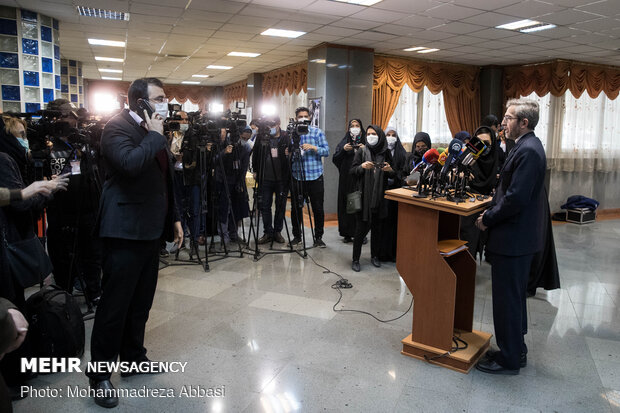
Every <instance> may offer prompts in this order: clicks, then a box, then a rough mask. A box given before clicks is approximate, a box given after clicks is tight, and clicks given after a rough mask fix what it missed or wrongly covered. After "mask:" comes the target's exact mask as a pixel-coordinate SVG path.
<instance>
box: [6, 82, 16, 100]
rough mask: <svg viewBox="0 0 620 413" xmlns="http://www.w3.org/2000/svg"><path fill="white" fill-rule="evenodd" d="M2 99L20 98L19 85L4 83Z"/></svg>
mask: <svg viewBox="0 0 620 413" xmlns="http://www.w3.org/2000/svg"><path fill="white" fill-rule="evenodd" d="M2 100H20V95H19V86H9V85H2Z"/></svg>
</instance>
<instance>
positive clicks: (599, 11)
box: [0, 0, 620, 85]
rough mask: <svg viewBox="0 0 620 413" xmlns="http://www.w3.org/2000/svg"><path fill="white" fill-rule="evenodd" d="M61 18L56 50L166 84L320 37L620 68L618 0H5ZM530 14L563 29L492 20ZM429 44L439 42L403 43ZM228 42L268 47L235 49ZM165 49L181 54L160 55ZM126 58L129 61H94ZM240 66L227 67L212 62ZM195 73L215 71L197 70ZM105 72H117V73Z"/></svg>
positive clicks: (221, 78) (480, 61) (241, 72)
mask: <svg viewBox="0 0 620 413" xmlns="http://www.w3.org/2000/svg"><path fill="white" fill-rule="evenodd" d="M0 4H2V5H8V6H14V7H22V8H25V9H30V10H34V11H38V12H40V13H43V14H46V15H49V16H52V17H55V18H57V19H58V20H59V21H60V41H61V54H62V56H63V57H65V58H69V59H75V60H80V61H82V62H83V67H84V77H86V78H91V79H98V78H100V73H99V71H98V68H105V67H107V68H118V69H121V68H122V69H123V75H122V77H123V80H133V79H135V78H138V77H142V76H156V77H159V78H161V79H162V80H164V81H165V82H166V83H180V82H181V81H183V80H196V81H198V80H202V82H201V84H203V85H226V84H229V83H232V82H235V81H238V80H241V79H245V78H246V76H247V74H248V73H252V72H266V71H269V70H273V69H277V68H280V67H282V66H286V65H288V64H292V63H297V62H300V61H302V60H305V59H306V58H307V53H306V51H307V49H308V48H310V47H312V46H315V45H317V44H320V43H322V42H331V43H338V44H344V45H351V46H363V47H370V48H374V49H375V52H378V53H387V54H393V55H401V56H412V57H415V58H417V59H427V60H435V61H443V62H455V63H464V64H473V65H480V66H484V65H506V64H523V63H531V62H540V61H545V60H549V59H554V58H561V59H571V60H578V61H583V62H592V63H601V64H608V65H616V66H620V1H619V0H596V1H593V0H546V1H539V0H522V1H519V0H383V1H381V2H379V3H377V4H375V5H374V6H370V7H363V6H357V5H351V4H345V3H339V2H334V1H329V0H234V1H232V0H180V1H179V0H176V1H175V0H141V1H128V0H107V1H105V2H103V1H100V0H99V1H96V0H48V1H40V0H39V1H37V0H0ZM76 6H91V7H100V8H105V9H109V10H114V11H122V12H129V13H131V18H130V21H129V22H125V21H112V20H103V19H95V18H91V17H80V16H79V15H78V14H77V11H76ZM524 18H529V19H534V20H539V21H542V22H545V23H553V24H556V25H557V26H558V27H557V28H555V29H551V30H545V31H541V32H537V33H534V34H523V33H518V32H514V31H508V30H500V29H495V28H494V27H495V26H497V25H500V24H503V23H509V22H512V21H515V20H521V19H524ZM270 27H273V28H278V29H291V30H301V31H306V32H308V33H307V34H305V35H303V36H301V37H299V38H297V39H284V38H275V37H267V36H261V35H260V33H261V32H262V31H264V30H265V29H268V28H270ZM88 38H99V39H106V40H123V41H126V42H127V48H126V49H124V48H115V47H106V46H91V45H89V44H88V41H87V39H88ZM413 46H425V47H432V48H439V49H441V50H440V51H439V52H435V53H429V54H419V53H415V52H403V51H402V49H404V48H406V47H413ZM231 51H240V52H257V53H262V54H261V56H259V57H257V58H243V57H229V56H226V55H227V54H228V53H229V52H231ZM166 54H169V55H170V54H172V55H184V56H188V57H184V58H171V57H165V56H164V55H166ZM95 56H108V57H124V58H125V63H108V62H96V61H95V59H94V57H95ZM210 64H216V65H227V66H234V68H233V69H231V70H224V71H222V70H210V69H205V67H206V66H207V65H210ZM193 74H209V75H212V76H213V78H208V79H197V78H193V79H192V75H193ZM108 76H114V75H113V74H112V75H110V74H108Z"/></svg>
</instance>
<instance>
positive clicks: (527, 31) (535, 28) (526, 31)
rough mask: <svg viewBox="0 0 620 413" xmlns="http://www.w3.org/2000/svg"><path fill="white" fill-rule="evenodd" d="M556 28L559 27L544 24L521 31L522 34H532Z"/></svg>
mask: <svg viewBox="0 0 620 413" xmlns="http://www.w3.org/2000/svg"><path fill="white" fill-rule="evenodd" d="M554 27H557V26H556V25H555V24H543V25H541V26H534V27H528V28H527V29H521V30H519V31H520V32H521V33H532V32H539V31H541V30H549V29H553V28H554Z"/></svg>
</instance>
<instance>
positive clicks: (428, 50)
mask: <svg viewBox="0 0 620 413" xmlns="http://www.w3.org/2000/svg"><path fill="white" fill-rule="evenodd" d="M438 50H439V49H424V50H418V53H433V52H436V51H438Z"/></svg>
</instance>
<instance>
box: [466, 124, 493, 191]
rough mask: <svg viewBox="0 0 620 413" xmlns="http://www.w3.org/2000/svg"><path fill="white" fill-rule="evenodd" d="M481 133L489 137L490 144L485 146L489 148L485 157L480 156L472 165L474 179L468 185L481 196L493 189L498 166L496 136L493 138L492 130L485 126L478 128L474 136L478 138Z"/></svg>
mask: <svg viewBox="0 0 620 413" xmlns="http://www.w3.org/2000/svg"><path fill="white" fill-rule="evenodd" d="M481 133H488V134H489V135H491V144H490V145H487V147H489V152H488V153H486V154H485V155H481V156H480V157H479V158H478V159H477V160H476V162H475V163H474V164H473V165H472V168H471V169H472V172H473V174H474V179H473V180H472V181H471V182H470V185H471V187H472V189H474V190H475V191H477V192H479V193H481V194H483V195H489V194H490V193H491V191H492V190H493V188H495V183H496V182H497V169H498V166H499V155H498V153H497V146H498V145H497V136H495V133H494V132H493V130H492V129H491V128H489V127H487V126H481V127H479V128H478V129H477V130H476V132H474V136H478V135H479V134H481Z"/></svg>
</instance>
